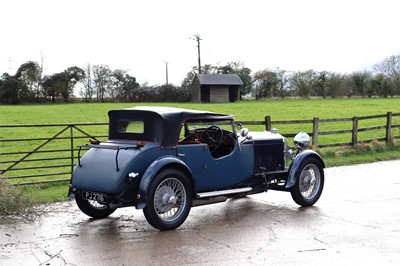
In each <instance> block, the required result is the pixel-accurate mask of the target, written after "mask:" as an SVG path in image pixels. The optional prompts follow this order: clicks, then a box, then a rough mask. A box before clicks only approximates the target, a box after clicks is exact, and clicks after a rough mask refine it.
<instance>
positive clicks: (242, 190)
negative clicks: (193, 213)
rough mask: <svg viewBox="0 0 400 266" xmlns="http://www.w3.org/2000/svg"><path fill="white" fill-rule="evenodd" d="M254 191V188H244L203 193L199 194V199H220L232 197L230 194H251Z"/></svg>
mask: <svg viewBox="0 0 400 266" xmlns="http://www.w3.org/2000/svg"><path fill="white" fill-rule="evenodd" d="M252 190H253V188H251V187H244V188H235V189H226V190H218V191H210V192H202V193H198V194H197V197H198V198H210V197H218V196H224V195H230V194H239V193H246V192H250V191H252Z"/></svg>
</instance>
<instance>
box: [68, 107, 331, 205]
mask: <svg viewBox="0 0 400 266" xmlns="http://www.w3.org/2000/svg"><path fill="white" fill-rule="evenodd" d="M109 118H110V125H109V140H107V141H105V142H102V143H100V144H98V146H93V145H92V146H90V147H91V149H90V150H89V151H87V152H86V154H84V156H83V157H82V158H81V159H80V163H79V164H78V165H77V166H76V168H75V170H74V172H73V175H72V178H71V189H70V192H69V195H70V196H71V197H73V195H74V193H75V192H79V191H81V190H88V191H92V192H98V193H104V194H107V195H108V196H109V198H110V200H111V201H112V202H110V203H112V204H117V205H118V204H119V205H125V206H135V207H136V208H139V209H141V208H144V207H145V206H146V204H147V199H148V190H149V186H150V184H151V183H152V181H153V179H154V178H155V176H156V175H157V173H159V171H160V170H162V169H165V168H175V169H179V170H181V172H182V173H184V175H185V176H186V178H187V179H188V180H189V181H190V184H191V186H192V192H193V198H196V197H197V196H198V195H200V194H202V193H203V194H204V193H205V192H215V191H224V190H232V189H240V188H249V187H251V188H254V192H258V191H264V190H265V191H266V190H268V189H269V188H271V189H280V190H289V189H290V188H291V187H293V186H294V184H295V183H296V172H297V171H298V169H299V167H300V166H301V163H302V162H303V161H304V160H306V159H307V158H310V157H314V158H317V159H318V160H319V161H320V162H321V165H322V166H323V167H324V163H323V161H322V158H321V157H320V156H319V155H318V154H317V153H316V152H314V151H303V152H301V153H299V154H298V155H297V157H295V158H294V160H293V162H288V153H287V151H288V147H287V144H286V139H285V138H284V137H283V136H282V135H280V134H277V133H271V132H266V131H265V132H250V133H249V135H248V136H247V138H245V137H238V136H237V132H236V131H235V130H236V128H235V127H233V128H232V126H233V116H230V115H225V114H216V113H212V112H206V111H193V110H186V109H178V108H160V107H139V108H137V107H136V108H132V109H124V110H113V111H110V112H109ZM131 120H132V121H139V122H140V123H143V124H144V125H143V127H139V128H137V129H135V128H134V130H133V131H134V132H133V133H132V132H125V131H123V130H126V128H124V129H121V127H120V122H121V121H122V122H129V121H131ZM221 121H224V122H225V123H224V124H223V125H225V126H227V125H228V126H229V125H231V130H229V129H224V130H223V131H222V132H223V138H222V139H223V141H222V142H223V143H224V145H225V146H223V148H222V149H221V150H222V151H218V152H215V151H211V150H210V149H212V145H211V146H210V143H207V141H201V140H199V139H201V131H199V132H200V133H198V134H197V131H196V130H195V129H190V130H189V129H188V127H189V126H187V125H188V124H190V123H194V122H198V123H199V124H201V123H210V124H211V125H214V124H218V123H220V122H221ZM181 128H182V130H181ZM183 129H185V130H183ZM135 130H136V131H138V132H135ZM188 130H189V132H188ZM202 130H203V131H204V129H202ZM181 131H182V132H181ZM183 131H185V132H184V136H183ZM214 133H215V132H214ZM196 134H197V135H196ZM191 135H192V136H191ZM214 138H217V137H214ZM186 140H189V141H186ZM216 142H218V141H216ZM222 142H221V143H222ZM216 153H218V154H216ZM290 163H291V165H290V167H289V164H290ZM276 180H278V181H279V182H276ZM278 183H279V184H283V183H284V184H285V185H284V186H283V185H282V186H280V187H279V186H278V185H277V184H278Z"/></svg>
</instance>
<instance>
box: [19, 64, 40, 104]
mask: <svg viewBox="0 0 400 266" xmlns="http://www.w3.org/2000/svg"><path fill="white" fill-rule="evenodd" d="M14 78H16V79H18V80H19V81H21V82H23V83H25V84H26V86H27V88H28V90H29V92H30V93H31V95H32V96H34V98H36V100H37V101H38V100H39V92H40V81H41V79H42V68H41V67H40V66H39V64H38V63H37V62H33V61H28V62H26V63H24V64H22V65H21V66H20V67H19V68H18V70H17V73H16V74H15V75H14Z"/></svg>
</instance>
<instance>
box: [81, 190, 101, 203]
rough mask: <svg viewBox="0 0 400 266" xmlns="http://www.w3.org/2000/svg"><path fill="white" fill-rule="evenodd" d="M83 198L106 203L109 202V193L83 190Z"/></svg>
mask: <svg viewBox="0 0 400 266" xmlns="http://www.w3.org/2000/svg"><path fill="white" fill-rule="evenodd" d="M82 198H84V199H87V200H94V201H97V202H100V203H106V202H107V195H106V194H103V193H97V192H92V191H86V190H83V191H82Z"/></svg>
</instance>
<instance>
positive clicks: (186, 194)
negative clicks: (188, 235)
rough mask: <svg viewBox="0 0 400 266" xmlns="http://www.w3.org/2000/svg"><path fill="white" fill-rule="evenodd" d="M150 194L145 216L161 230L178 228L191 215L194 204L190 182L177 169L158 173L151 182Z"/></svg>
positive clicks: (144, 211) (144, 210)
mask: <svg viewBox="0 0 400 266" xmlns="http://www.w3.org/2000/svg"><path fill="white" fill-rule="evenodd" d="M148 195H149V196H148V201H147V204H146V207H145V208H144V209H143V213H144V216H145V217H146V219H147V221H148V222H149V223H150V224H151V225H152V226H153V227H155V228H157V229H159V230H161V231H166V230H173V229H175V228H178V227H179V226H180V225H181V224H182V223H183V222H184V221H185V220H186V217H187V216H188V215H189V212H190V208H191V206H192V193H191V186H190V182H189V180H188V178H187V176H186V175H185V174H184V173H182V172H181V171H179V170H177V169H166V170H163V171H161V172H160V173H158V174H157V175H156V177H155V178H154V180H153V182H152V183H151V184H150V187H149V194H148Z"/></svg>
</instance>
